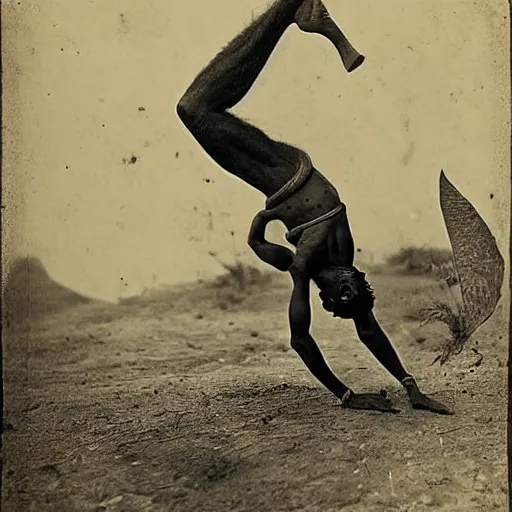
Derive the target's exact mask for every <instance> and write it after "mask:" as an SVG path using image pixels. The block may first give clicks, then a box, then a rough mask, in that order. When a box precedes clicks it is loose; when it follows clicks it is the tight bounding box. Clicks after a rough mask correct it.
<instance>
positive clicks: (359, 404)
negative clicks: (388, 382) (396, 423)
mask: <svg viewBox="0 0 512 512" xmlns="http://www.w3.org/2000/svg"><path fill="white" fill-rule="evenodd" d="M341 406H342V407H343V408H347V409H364V410H369V411H380V412H393V413H398V412H400V409H395V408H394V407H393V404H392V403H391V400H390V399H389V398H387V396H386V392H385V391H381V392H380V394H376V393H358V394H356V393H352V391H349V394H348V396H347V397H346V398H344V399H342V402H341Z"/></svg>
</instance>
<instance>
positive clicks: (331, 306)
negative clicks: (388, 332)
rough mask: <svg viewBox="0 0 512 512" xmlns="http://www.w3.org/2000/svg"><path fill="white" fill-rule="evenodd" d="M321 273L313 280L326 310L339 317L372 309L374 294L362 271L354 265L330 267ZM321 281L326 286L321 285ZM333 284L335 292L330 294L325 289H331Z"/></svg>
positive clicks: (364, 312) (349, 316) (351, 315)
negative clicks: (318, 288)
mask: <svg viewBox="0 0 512 512" xmlns="http://www.w3.org/2000/svg"><path fill="white" fill-rule="evenodd" d="M322 274H323V275H322V276H319V277H318V279H316V280H315V281H316V283H317V285H318V286H319V287H320V290H321V291H320V299H321V300H322V306H323V308H324V309H325V310H326V311H329V312H330V313H333V315H334V316H336V317H340V318H355V317H357V316H360V315H365V314H368V313H369V312H370V311H371V310H372V309H373V305H374V303H375V296H374V294H373V288H372V287H371V285H370V283H368V281H367V280H366V274H365V273H364V272H361V271H359V270H358V269H357V268H355V267H349V268H346V267H331V268H330V269H329V270H328V271H326V272H323V273H322ZM327 282H329V283H327ZM323 283H324V284H325V285H327V286H322V284H323ZM333 286H334V287H335V288H336V293H333V294H332V295H331V293H329V292H327V291H326V289H330V290H333ZM323 288H324V289H323Z"/></svg>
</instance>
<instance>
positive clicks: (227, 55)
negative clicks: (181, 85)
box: [177, 0, 309, 194]
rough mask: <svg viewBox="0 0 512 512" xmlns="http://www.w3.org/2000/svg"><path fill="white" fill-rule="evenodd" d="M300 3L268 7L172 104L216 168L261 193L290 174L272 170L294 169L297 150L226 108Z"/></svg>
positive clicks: (283, 1)
mask: <svg viewBox="0 0 512 512" xmlns="http://www.w3.org/2000/svg"><path fill="white" fill-rule="evenodd" d="M303 1H304V0H278V1H277V2H275V3H274V4H273V5H272V6H270V7H269V8H268V9H267V11H265V12H264V13H263V14H261V15H260V16H259V17H258V18H257V19H256V20H254V21H253V22H252V23H251V24H250V25H249V26H248V27H247V28H246V29H244V30H243V31H242V32H241V33H240V34H239V35H238V36H236V37H235V38H234V39H233V40H232V41H231V42H230V43H229V44H228V45H227V46H226V47H225V48H224V49H223V50H222V51H221V52H219V53H218V54H217V55H216V56H215V57H214V59H213V60H212V61H211V62H210V63H209V64H208V65H207V66H206V68H205V69H203V70H202V71H201V72H200V73H199V74H198V75H197V77H196V78H195V79H194V81H193V82H192V84H191V85H190V87H189V88H188V90H187V91H186V93H185V95H184V96H183V98H182V99H181V100H180V102H179V103H178V106H177V113H178V115H179V117H180V119H181V120H182V121H183V123H184V124H185V125H186V126H187V128H188V129H189V130H190V132H191V133H192V135H193V136H194V137H195V138H196V140H197V141H198V142H199V143H200V144H201V146H202V147H203V149H204V150H205V151H206V152H207V153H208V154H209V155H210V156H211V157H212V158H213V159H214V160H215V161H216V162H217V163H218V164H219V165H220V166H221V167H223V168H224V169H225V170H226V171H228V172H230V173H232V174H235V175H236V176H238V177H239V178H241V179H242V180H243V181H245V182H247V183H249V184H250V185H252V186H254V187H256V188H258V189H259V190H261V191H262V192H264V193H266V194H267V193H271V191H272V190H275V189H276V187H277V188H279V187H280V186H282V185H284V183H285V182H286V181H287V180H288V178H289V176H288V175H287V173H279V172H272V169H275V168H279V167H283V166H289V167H294V161H295V158H296V152H297V151H298V150H295V149H294V148H291V147H290V146H288V145H287V144H283V143H280V142H276V141H273V140H271V139H270V138H269V137H267V135H265V134H264V133H263V132H262V131H261V130H259V129H258V128H256V127H254V126H252V125H250V124H249V123H246V122H244V121H242V120H240V119H238V118H237V117H235V116H234V115H232V114H231V113H229V112H226V111H227V110H228V109H230V108H232V107H234V106H235V105H236V104H237V103H238V102H239V101H240V100H242V98H243V97H244V96H245V95H246V94H247V92H248V91H249V89H250V88H251V87H252V85H253V84H254V82H255V80H256V79H257V77H258V76H259V74H260V72H261V71H262V69H263V67H264V66H265V64H266V63H267V61H268V59H269V58H270V55H271V54H272V51H273V50H274V48H275V47H276V45H277V43H278V42H279V40H280V38H281V36H282V35H283V34H284V32H285V31H286V29H287V28H288V27H289V26H290V25H291V24H292V23H293V22H294V16H295V12H296V11H297V9H298V7H300V5H301V4H302V3H303ZM306 1H309V0H306ZM265 171H266V172H265Z"/></svg>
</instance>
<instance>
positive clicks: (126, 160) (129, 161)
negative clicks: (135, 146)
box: [123, 155, 137, 165]
mask: <svg viewBox="0 0 512 512" xmlns="http://www.w3.org/2000/svg"><path fill="white" fill-rule="evenodd" d="M136 162H137V157H136V156H135V155H132V156H131V158H123V164H127V165H133V164H134V163H136Z"/></svg>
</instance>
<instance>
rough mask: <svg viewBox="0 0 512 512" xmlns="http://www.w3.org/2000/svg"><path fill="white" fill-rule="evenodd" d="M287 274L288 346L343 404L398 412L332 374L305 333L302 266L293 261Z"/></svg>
mask: <svg viewBox="0 0 512 512" xmlns="http://www.w3.org/2000/svg"><path fill="white" fill-rule="evenodd" d="M290 274H291V276H292V279H293V291H292V297H291V300H290V308H289V320H290V331H291V346H292V348H293V349H294V350H295V351H296V352H297V353H298V354H299V356H300V358H301V359H302V360H303V361H304V364H305V365H306V366H307V368H308V369H309V371H310V372H311V373H312V374H313V375H314V376H315V377H316V378H317V379H318V380H319V381H320V382H321V383H322V384H323V385H324V386H325V387H326V388H327V389H328V390H329V391H330V392H331V393H333V394H334V395H335V396H336V397H338V398H339V399H340V400H341V401H342V405H343V406H344V407H348V408H351V409H370V410H377V411H382V412H399V411H398V410H397V409H395V408H393V406H392V404H391V401H390V400H389V399H388V398H386V397H384V396H381V395H377V394H371V393H369V394H366V393H365V394H355V393H353V392H352V391H351V390H350V389H349V388H348V387H347V386H346V385H345V384H344V383H343V382H341V381H340V380H339V379H338V377H337V376H336V375H335V374H334V372H333V371H332V370H331V368H330V367H329V365H328V364H327V361H326V360H325V359H324V356H323V355H322V352H321V350H320V348H319V346H318V345H317V343H316V341H315V340H314V339H313V337H312V336H311V334H310V333H309V329H310V326H311V305H310V297H309V284H310V280H309V278H308V277H307V274H306V273H305V272H304V271H303V270H301V269H300V268H297V267H295V266H294V265H292V266H291V268H290Z"/></svg>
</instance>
